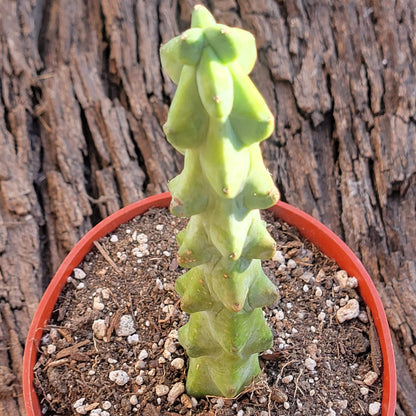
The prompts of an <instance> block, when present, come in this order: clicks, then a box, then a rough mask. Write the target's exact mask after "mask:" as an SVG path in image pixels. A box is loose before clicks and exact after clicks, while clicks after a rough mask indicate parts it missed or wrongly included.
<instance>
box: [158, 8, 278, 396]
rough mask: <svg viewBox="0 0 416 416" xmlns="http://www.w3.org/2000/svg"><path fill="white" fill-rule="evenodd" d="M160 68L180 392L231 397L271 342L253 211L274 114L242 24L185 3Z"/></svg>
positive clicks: (266, 180) (273, 197)
mask: <svg viewBox="0 0 416 416" xmlns="http://www.w3.org/2000/svg"><path fill="white" fill-rule="evenodd" d="M160 53H161V61H162V65H163V68H164V69H165V70H166V72H167V73H168V75H169V76H170V78H171V79H172V80H173V81H174V82H175V83H176V84H177V85H178V87H177V90H176V93H175V96H174V98H173V101H172V104H171V107H170V110H169V114H168V119H167V121H166V124H165V125H164V131H165V134H166V137H167V139H168V141H169V142H170V143H171V144H172V145H173V146H174V147H175V148H176V149H177V150H178V151H180V152H181V153H183V154H184V157H185V162H184V169H183V171H182V172H181V173H180V174H179V175H178V176H177V177H176V178H174V179H173V180H172V181H170V183H169V189H170V192H171V194H172V203H171V207H170V208H171V212H172V213H173V214H174V215H177V216H180V217H182V216H185V217H190V220H189V223H188V225H187V227H186V229H185V230H183V231H181V232H180V233H179V234H178V237H177V239H178V243H179V251H178V263H179V265H180V266H182V267H185V268H189V269H190V270H189V271H188V272H187V273H185V274H184V275H182V276H181V277H180V278H179V279H178V280H177V282H176V290H177V292H178V293H179V295H180V296H181V307H182V309H183V310H184V311H185V312H187V313H189V314H190V318H189V322H188V323H187V324H186V325H185V326H183V327H182V328H181V329H180V330H179V341H180V343H181V345H182V346H183V347H184V349H185V350H186V352H187V354H188V356H189V357H190V360H189V369H188V376H187V384H186V387H187V392H188V394H190V395H192V396H195V397H202V396H205V395H217V396H225V397H234V396H236V395H237V394H238V393H239V392H240V391H241V390H242V389H243V388H244V387H246V386H247V385H248V384H250V382H251V381H252V380H253V378H255V377H256V376H257V375H258V374H259V372H260V366H259V360H258V353H259V352H261V351H263V350H266V349H268V348H270V347H271V345H272V340H273V338H272V333H271V330H270V329H269V327H268V326H267V323H266V321H265V318H264V316H263V312H262V310H261V308H262V307H264V306H266V305H270V304H271V303H273V302H274V301H276V299H277V297H278V293H277V289H276V287H275V286H274V285H273V284H272V283H271V281H270V280H269V279H268V278H267V277H266V275H265V274H264V272H263V269H262V266H261V260H264V259H268V258H270V257H272V256H273V254H274V252H275V242H274V240H273V239H272V238H271V236H270V235H269V233H268V232H267V230H266V227H265V224H264V222H263V221H262V220H261V217H260V211H259V209H264V208H268V207H270V206H272V205H273V204H275V203H276V202H277V200H278V199H279V192H278V190H277V189H276V187H275V185H274V182H273V180H272V178H271V176H270V174H269V172H268V171H267V169H266V168H265V166H264V163H263V158H262V155H261V151H260V146H259V143H260V142H261V141H262V140H264V139H266V138H267V137H269V136H270V134H271V133H272V132H273V129H274V118H273V115H272V113H271V112H270V110H269V108H268V106H267V104H266V102H265V100H264V99H263V97H262V96H261V94H260V93H259V91H258V90H257V88H256V87H255V85H254V84H253V82H252V81H251V79H250V78H249V76H248V74H249V73H250V72H251V70H252V69H253V66H254V64H255V61H256V57H257V51H256V44H255V39H254V37H253V36H252V35H251V34H250V33H249V32H247V31H245V30H242V29H239V28H234V27H228V26H225V25H221V24H217V23H216V21H215V19H214V17H213V16H212V15H211V13H210V12H209V11H208V10H207V9H206V8H205V7H203V6H195V8H194V11H193V14H192V23H191V28H190V29H189V30H186V31H185V32H184V33H182V35H180V36H177V37H175V38H173V39H171V40H170V41H169V42H167V43H166V44H164V45H163V46H162V47H161V51H160Z"/></svg>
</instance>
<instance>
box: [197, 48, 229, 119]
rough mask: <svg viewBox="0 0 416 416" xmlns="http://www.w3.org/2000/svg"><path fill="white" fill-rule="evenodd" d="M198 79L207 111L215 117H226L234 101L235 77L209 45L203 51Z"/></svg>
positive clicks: (199, 89) (200, 93) (200, 92)
mask: <svg viewBox="0 0 416 416" xmlns="http://www.w3.org/2000/svg"><path fill="white" fill-rule="evenodd" d="M196 80H197V83H198V91H199V95H200V97H201V101H202V104H203V105H204V108H205V110H206V111H207V113H208V114H209V115H210V116H211V117H214V118H221V119H223V118H225V117H227V116H228V115H229V114H230V113H231V110H232V107H233V102H234V94H233V79H232V77H231V74H230V71H229V69H228V67H227V66H224V65H223V63H222V62H221V61H220V59H219V58H218V56H217V55H216V54H215V52H214V50H213V49H212V48H211V47H210V46H207V47H205V48H204V50H203V51H202V56H201V60H200V61H199V65H198V69H197V75H196Z"/></svg>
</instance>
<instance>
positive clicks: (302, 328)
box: [35, 209, 382, 416]
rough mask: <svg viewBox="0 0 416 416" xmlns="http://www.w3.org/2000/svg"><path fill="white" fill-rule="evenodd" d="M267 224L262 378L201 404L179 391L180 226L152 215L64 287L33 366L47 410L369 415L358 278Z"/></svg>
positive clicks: (366, 324) (182, 318)
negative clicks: (270, 288) (351, 311)
mask: <svg viewBox="0 0 416 416" xmlns="http://www.w3.org/2000/svg"><path fill="white" fill-rule="evenodd" d="M266 216H267V218H266V219H267V222H268V224H269V231H270V233H271V234H272V235H273V237H274V238H275V240H276V241H277V243H278V252H277V254H276V256H275V257H274V259H273V260H270V261H268V262H264V268H265V271H266V273H267V275H268V276H269V277H270V278H271V279H272V280H273V281H274V282H275V284H276V285H277V286H278V287H279V291H280V296H281V298H280V300H279V301H278V302H277V303H276V304H275V305H272V306H270V307H269V308H267V309H266V310H265V314H266V317H267V319H268V322H269V324H270V326H271V328H272V330H273V333H274V346H273V348H272V349H271V350H269V351H266V352H265V353H264V354H262V357H261V364H262V368H263V373H262V375H261V377H260V378H259V380H257V381H256V382H253V384H252V386H250V387H249V388H248V389H247V392H245V393H244V394H241V395H240V396H239V397H238V398H237V399H222V398H215V397H211V398H207V399H203V400H196V399H194V398H191V397H188V396H187V395H186V393H184V392H182V390H183V384H182V383H184V382H185V376H186V361H187V359H186V357H185V355H184V351H183V349H182V348H181V346H180V345H179V344H178V342H177V339H176V335H177V332H176V331H177V329H178V328H179V327H180V326H182V325H183V324H184V323H185V322H186V320H187V316H186V315H185V314H183V313H182V312H181V311H180V310H179V297H178V295H177V294H176V292H175V291H174V282H175V279H176V278H177V277H178V276H180V275H181V274H182V273H183V272H184V270H183V269H181V268H180V267H178V265H177V263H176V260H175V256H176V250H177V245H176V240H175V236H176V234H177V232H178V231H179V230H181V229H182V228H184V227H185V224H186V223H185V220H181V219H178V218H175V217H172V216H171V215H170V214H169V212H168V210H166V209H157V210H151V211H149V212H148V213H147V214H146V215H144V216H142V217H139V218H135V219H133V220H132V221H131V222H129V223H128V224H124V225H122V226H121V227H119V228H118V229H117V230H116V231H115V232H114V233H113V234H111V235H109V236H107V237H105V238H103V239H101V240H100V241H99V242H98V244H97V246H96V248H95V249H94V250H93V251H92V252H91V253H90V254H89V255H87V256H86V258H85V261H84V262H83V263H82V264H80V265H79V269H81V270H82V271H83V272H84V273H85V276H84V275H83V273H82V272H79V271H78V272H77V273H74V274H73V275H72V277H71V278H69V279H68V280H69V281H68V284H67V285H66V287H65V289H64V291H63V293H62V295H61V297H60V300H59V303H58V304H57V306H56V310H55V312H54V314H53V319H52V320H51V322H50V324H49V325H48V327H47V329H46V331H45V334H44V336H43V339H42V345H41V354H40V356H39V360H38V362H37V364H36V366H35V385H36V388H37V390H38V392H39V396H40V402H41V407H42V409H43V413H44V414H45V415H47V416H51V415H73V414H75V415H78V414H87V415H91V416H93V415H101V416H109V415H111V416H127V415H134V414H140V415H144V416H156V415H166V416H174V415H205V416H210V415H219V416H228V415H230V416H231V415H238V416H249V415H259V416H267V415H275V416H280V415H331V416H332V415H368V414H369V409H371V412H370V414H376V413H374V409H375V410H377V407H378V405H377V403H381V393H382V388H381V379H380V377H377V375H379V374H380V373H381V356H380V353H379V345H378V341H377V339H376V338H375V337H374V336H373V334H374V332H375V330H374V326H373V324H372V320H371V316H370V317H369V316H368V311H367V310H366V308H365V305H364V304H363V303H362V301H361V300H360V298H359V295H358V293H357V291H356V289H354V288H351V286H354V285H353V284H351V282H352V283H354V280H351V279H350V280H347V283H348V284H347V285H345V282H346V280H345V279H346V276H345V275H344V274H343V273H342V272H341V273H340V272H339V268H338V266H337V265H336V264H335V263H334V262H333V261H332V260H330V259H328V258H327V257H325V256H323V255H322V253H321V252H319V251H318V250H317V249H316V248H315V247H313V246H312V245H311V244H310V243H309V242H307V241H304V240H303V239H302V238H301V237H299V235H298V233H297V231H296V229H294V228H293V227H289V226H287V225H285V224H280V223H279V222H275V221H274V220H273V219H272V218H271V217H270V215H269V214H268V213H266ZM337 273H338V274H337ZM343 286H344V287H345V286H346V287H345V288H343ZM351 299H357V300H358V301H359V304H360V315H359V317H358V318H353V319H350V320H347V321H345V322H343V323H339V322H338V319H337V315H336V314H337V310H338V309H339V308H340V307H342V306H344V305H345V304H347V302H348V301H349V300H351ZM94 322H95V324H94ZM93 324H94V329H95V332H93V329H92V328H93ZM100 325H101V328H102V330H103V331H104V332H103V333H101V334H99V332H98V328H97V326H98V327H99V326H100ZM128 334H129V335H128ZM182 360H183V361H182ZM182 364H184V366H183V368H181V367H182ZM375 378H377V379H376V380H375V381H374V379H375ZM118 383H119V384H118ZM124 383H125V384H124ZM370 405H371V408H370V407H369V406H370Z"/></svg>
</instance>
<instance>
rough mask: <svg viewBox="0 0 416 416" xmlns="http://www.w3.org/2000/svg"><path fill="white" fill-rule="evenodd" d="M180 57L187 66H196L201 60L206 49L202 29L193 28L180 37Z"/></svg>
mask: <svg viewBox="0 0 416 416" xmlns="http://www.w3.org/2000/svg"><path fill="white" fill-rule="evenodd" d="M179 39H180V41H179V57H180V59H181V61H182V62H183V63H184V64H185V65H196V64H197V63H198V61H199V59H200V58H201V52H202V48H203V47H204V43H205V39H204V33H203V31H202V30H201V29H198V28H192V29H188V30H187V31H186V32H184V33H182V35H181V36H180V37H179Z"/></svg>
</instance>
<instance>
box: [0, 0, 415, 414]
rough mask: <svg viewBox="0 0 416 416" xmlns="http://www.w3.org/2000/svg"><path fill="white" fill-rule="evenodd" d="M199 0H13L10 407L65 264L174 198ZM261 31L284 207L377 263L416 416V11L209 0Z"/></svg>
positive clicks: (7, 217)
mask: <svg viewBox="0 0 416 416" xmlns="http://www.w3.org/2000/svg"><path fill="white" fill-rule="evenodd" d="M195 3H196V2H195V1H193V0H118V1H117V0H88V1H83V0H72V1H64V0H37V1H36V0H0V414H2V415H4V416H16V415H23V414H24V410H23V402H22V395H21V382H20V376H21V367H22V354H23V348H24V342H25V337H26V333H27V330H28V327H29V324H30V320H31V317H32V316H33V314H34V311H35V309H36V306H37V303H38V301H39V299H40V297H41V295H42V292H43V290H44V288H45V286H46V285H47V283H48V282H49V280H50V279H51V277H52V275H53V272H54V271H55V270H56V269H57V267H58V265H59V263H60V261H61V260H62V259H63V257H64V256H65V254H66V253H67V252H68V251H69V250H70V249H71V247H72V246H73V245H74V244H75V243H76V241H77V240H78V239H79V238H80V237H81V236H82V235H83V234H84V233H85V232H86V231H87V230H88V229H89V228H91V226H93V225H94V224H95V223H97V222H98V221H99V220H100V219H101V218H103V217H105V216H107V215H108V214H110V213H112V212H114V211H115V210H117V209H118V208H120V207H122V206H124V205H126V204H128V203H130V202H133V201H135V200H137V199H139V198H141V197H143V196H147V195H150V194H153V193H156V192H159V191H163V190H166V189H167V187H166V182H167V180H168V179H170V178H172V177H174V176H175V175H176V174H177V172H178V171H179V169H180V166H181V164H182V160H181V157H180V156H179V155H178V154H177V153H175V151H174V150H173V149H172V148H171V147H170V146H169V145H168V144H167V143H166V141H165V139H164V136H163V133H162V130H161V125H162V123H163V122H164V121H165V119H166V116H167V109H168V104H169V102H170V99H171V97H172V95H173V90H174V86H173V84H172V83H171V82H170V81H169V80H168V78H167V76H166V75H165V74H164V73H163V72H162V70H161V68H160V63H159V55H158V50H159V46H160V44H161V43H163V42H165V41H167V40H168V39H170V38H171V37H173V36H175V35H177V34H179V33H180V32H181V31H182V30H184V29H185V28H187V27H188V26H189V18H190V15H191V10H192V7H193V5H194V4H195ZM203 3H204V4H205V5H206V6H208V7H209V8H210V9H211V11H212V12H213V14H214V16H215V17H216V19H217V21H219V22H223V23H225V24H228V25H234V26H240V27H244V28H245V29H247V30H250V31H251V32H252V33H253V34H254V35H255V36H256V38H257V46H258V48H259V62H258V64H257V65H256V67H255V70H254V72H253V75H252V77H253V79H254V81H255V82H256V84H257V86H258V87H259V89H260V91H261V92H262V93H263V94H264V95H265V97H266V100H267V102H268V104H269V105H270V107H271V109H272V111H273V112H274V114H275V116H276V130H275V133H274V134H273V136H272V138H271V139H270V140H268V141H267V142H266V143H265V144H264V146H263V150H264V156H265V159H266V162H267V164H268V166H269V169H270V171H271V172H272V174H273V177H274V178H275V180H276V183H277V184H278V186H279V188H280V190H281V192H282V194H283V197H284V200H286V201H288V202H290V203H292V204H294V205H296V206H298V207H299V208H301V209H303V210H304V211H306V212H308V213H310V214H312V215H313V216H315V217H316V218H318V219H319V220H321V221H322V222H323V223H325V224H326V225H327V226H329V227H330V228H331V229H332V230H334V231H335V232H336V233H337V234H339V235H340V236H341V237H342V238H343V239H344V240H345V241H346V242H347V244H348V245H349V246H350V247H351V248H352V249H353V251H355V252H356V253H357V254H358V256H359V257H360V258H361V259H362V261H363V263H364V265H365V266H366V267H367V269H368V271H369V273H370V274H371V275H372V277H373V279H374V282H375V284H376V286H377V289H378V291H379V293H380V296H381V298H382V300H383V303H384V306H385V308H386V312H387V316H388V320H389V323H390V325H391V330H392V335H393V339H394V344H395V352H396V359H397V366H398V382H399V392H398V406H397V415H406V416H414V415H416V410H415V407H414V402H415V399H416V262H415V259H416V213H415V211H416V60H415V59H414V56H416V29H415V27H416V3H415V1H414V0H397V1H395V2H393V1H390V0H379V1H377V0H361V1H359V0H353V1H348V2H344V1H342V0H333V1H330V0H327V1H322V0H320V1H318V0H316V1H315V0H313V1H306V0H300V1H295V0H287V1H276V0H256V1H249V0H211V1H207V2H203Z"/></svg>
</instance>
